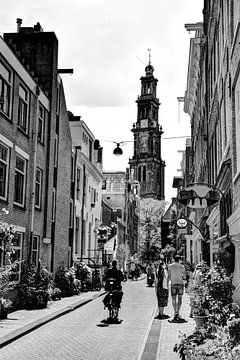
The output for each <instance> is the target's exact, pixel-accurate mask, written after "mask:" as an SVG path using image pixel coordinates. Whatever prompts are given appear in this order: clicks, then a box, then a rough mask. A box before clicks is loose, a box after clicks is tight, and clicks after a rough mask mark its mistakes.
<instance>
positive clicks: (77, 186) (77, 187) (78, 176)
mask: <svg viewBox="0 0 240 360" xmlns="http://www.w3.org/2000/svg"><path fill="white" fill-rule="evenodd" d="M80 180H81V170H80V169H79V168H77V184H76V191H77V194H76V197H77V200H80Z"/></svg>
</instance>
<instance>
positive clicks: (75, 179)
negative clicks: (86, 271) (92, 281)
mask: <svg viewBox="0 0 240 360" xmlns="http://www.w3.org/2000/svg"><path fill="white" fill-rule="evenodd" d="M81 149H82V147H81V146H79V145H77V146H75V157H74V162H75V163H74V194H73V205H74V206H73V224H74V225H73V244H72V255H71V262H73V249H74V250H75V238H76V231H75V229H76V193H77V191H76V189H77V163H78V150H81Z"/></svg>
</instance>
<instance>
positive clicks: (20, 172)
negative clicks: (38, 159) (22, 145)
mask: <svg viewBox="0 0 240 360" xmlns="http://www.w3.org/2000/svg"><path fill="white" fill-rule="evenodd" d="M17 159H20V160H22V161H23V163H24V169H23V171H22V170H21V169H17ZM17 173H18V174H20V175H21V176H22V178H23V181H22V186H21V190H22V196H21V199H22V200H21V201H18V200H17V199H16V176H17ZM26 178H27V160H26V159H25V158H24V157H22V156H21V155H20V154H18V153H16V159H15V179H14V204H16V205H18V206H22V207H24V205H25V194H26Z"/></svg>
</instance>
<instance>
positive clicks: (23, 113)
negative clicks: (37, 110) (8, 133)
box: [17, 84, 30, 134]
mask: <svg viewBox="0 0 240 360" xmlns="http://www.w3.org/2000/svg"><path fill="white" fill-rule="evenodd" d="M21 89H22V92H25V98H24V96H23V94H21ZM29 104H30V93H29V90H27V88H26V87H25V86H23V85H22V84H20V85H19V98H18V119H17V126H18V128H19V129H21V130H22V131H23V132H24V133H25V134H28V133H29Z"/></svg>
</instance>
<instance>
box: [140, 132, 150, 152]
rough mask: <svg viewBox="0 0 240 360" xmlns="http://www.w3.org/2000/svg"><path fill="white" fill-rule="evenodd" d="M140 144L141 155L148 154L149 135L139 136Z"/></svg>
mask: <svg viewBox="0 0 240 360" xmlns="http://www.w3.org/2000/svg"><path fill="white" fill-rule="evenodd" d="M139 144H140V153H141V152H148V135H147V134H140V135H139Z"/></svg>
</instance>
